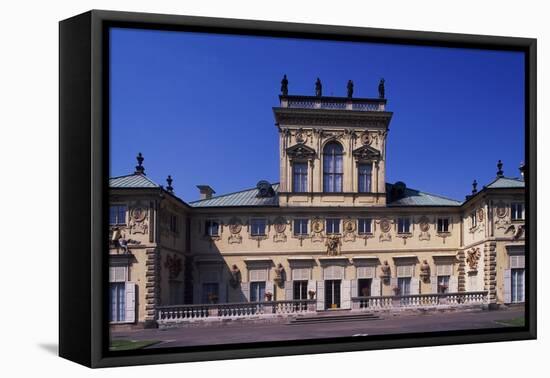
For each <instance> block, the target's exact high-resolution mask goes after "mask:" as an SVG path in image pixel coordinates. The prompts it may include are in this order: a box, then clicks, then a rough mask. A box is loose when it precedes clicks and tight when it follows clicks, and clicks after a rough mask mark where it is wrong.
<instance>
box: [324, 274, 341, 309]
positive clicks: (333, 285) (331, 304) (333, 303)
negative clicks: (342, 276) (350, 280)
mask: <svg viewBox="0 0 550 378" xmlns="http://www.w3.org/2000/svg"><path fill="white" fill-rule="evenodd" d="M341 283H342V280H325V309H327V310H329V309H335V308H340V286H341Z"/></svg>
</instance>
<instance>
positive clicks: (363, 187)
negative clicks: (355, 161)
mask: <svg viewBox="0 0 550 378" xmlns="http://www.w3.org/2000/svg"><path fill="white" fill-rule="evenodd" d="M357 170H358V176H359V193H370V192H371V191H372V188H371V181H372V164H359V165H358V167H357Z"/></svg>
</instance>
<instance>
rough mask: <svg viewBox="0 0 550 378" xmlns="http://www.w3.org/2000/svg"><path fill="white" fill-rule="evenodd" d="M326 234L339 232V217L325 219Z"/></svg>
mask: <svg viewBox="0 0 550 378" xmlns="http://www.w3.org/2000/svg"><path fill="white" fill-rule="evenodd" d="M326 229H327V234H339V233H340V219H339V218H327V220H326Z"/></svg>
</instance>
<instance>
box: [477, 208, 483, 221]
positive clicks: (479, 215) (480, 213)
mask: <svg viewBox="0 0 550 378" xmlns="http://www.w3.org/2000/svg"><path fill="white" fill-rule="evenodd" d="M477 221H478V222H483V209H482V208H479V209H477Z"/></svg>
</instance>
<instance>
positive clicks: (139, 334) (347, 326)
mask: <svg viewBox="0 0 550 378" xmlns="http://www.w3.org/2000/svg"><path fill="white" fill-rule="evenodd" d="M523 315H524V309H523V308H513V309H507V310H498V311H471V312H445V313H429V314H419V313H416V314H402V315H397V316H396V315H390V314H384V315H382V316H381V318H380V319H379V320H370V321H355V322H335V323H328V324H326V323H325V324H323V323H321V324H300V325H289V324H286V323H264V324H258V323H246V322H233V323H226V324H223V325H220V326H209V327H189V328H174V329H164V330H161V329H139V330H125V331H116V332H112V335H111V336H112V338H113V339H126V340H159V341H161V342H160V343H158V344H155V345H153V346H151V347H149V348H159V347H161V348H162V347H176V346H191V345H213V344H227V343H231V344H233V343H245V342H258V341H280V340H296V339H315V338H327V337H342V336H354V335H355V336H359V335H360V336H367V335H380V334H395V333H410V332H431V331H449V330H461V329H479V328H495V327H503V326H506V324H502V323H499V321H506V320H511V319H514V318H517V317H521V316H523Z"/></svg>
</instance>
